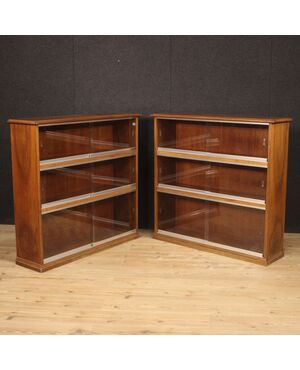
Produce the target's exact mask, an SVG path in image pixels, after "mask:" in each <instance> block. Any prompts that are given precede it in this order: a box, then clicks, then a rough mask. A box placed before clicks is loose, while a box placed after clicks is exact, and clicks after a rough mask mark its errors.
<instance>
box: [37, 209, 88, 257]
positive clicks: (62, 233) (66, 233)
mask: <svg viewBox="0 0 300 370" xmlns="http://www.w3.org/2000/svg"><path fill="white" fill-rule="evenodd" d="M42 234H43V247H44V258H48V257H51V256H55V255H56V254H60V253H63V252H66V251H69V250H72V249H75V248H78V247H81V246H83V245H87V244H90V243H92V213H91V205H90V204H85V205H83V206H79V207H74V208H69V209H64V210H62V211H57V212H53V213H49V214H46V215H43V216H42Z"/></svg>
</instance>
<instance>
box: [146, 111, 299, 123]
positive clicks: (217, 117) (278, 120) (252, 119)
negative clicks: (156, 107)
mask: <svg viewBox="0 0 300 370" xmlns="http://www.w3.org/2000/svg"><path fill="white" fill-rule="evenodd" d="M151 117H155V118H168V119H187V120H199V121H213V122H249V124H251V123H290V122H292V119H291V118H288V117H283V118H271V117H241V116H225V115H208V114H207V115H205V114H180V113H178V114H176V113H154V114H151Z"/></svg>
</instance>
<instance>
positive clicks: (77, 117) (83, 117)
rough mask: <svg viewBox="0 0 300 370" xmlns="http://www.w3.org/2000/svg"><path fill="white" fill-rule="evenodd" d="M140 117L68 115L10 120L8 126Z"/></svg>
mask: <svg viewBox="0 0 300 370" xmlns="http://www.w3.org/2000/svg"><path fill="white" fill-rule="evenodd" d="M139 116H140V115H139V114H137V113H132V114H129V113H125V114H91V115H68V116H52V117H31V118H11V119H9V120H8V121H7V122H8V124H23V125H36V126H42V125H49V124H64V123H81V122H90V121H101V120H110V119H127V118H136V117H139Z"/></svg>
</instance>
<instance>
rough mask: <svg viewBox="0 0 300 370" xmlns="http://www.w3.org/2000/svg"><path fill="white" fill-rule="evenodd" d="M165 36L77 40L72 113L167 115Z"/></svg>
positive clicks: (108, 37) (166, 41)
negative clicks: (153, 113)
mask: <svg viewBox="0 0 300 370" xmlns="http://www.w3.org/2000/svg"><path fill="white" fill-rule="evenodd" d="M169 47H170V41H169V37H161V36H92V37H90V36H89V37H86V36H81V37H75V75H76V90H75V96H76V100H75V101H76V111H77V112H78V113H99V112H101V113H123V112H140V113H143V114H149V113H152V112H153V111H157V110H158V111H161V110H168V109H169V108H170V106H169V97H170V90H169V88H170V66H169Z"/></svg>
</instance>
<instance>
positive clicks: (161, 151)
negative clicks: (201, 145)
mask: <svg viewBox="0 0 300 370" xmlns="http://www.w3.org/2000/svg"><path fill="white" fill-rule="evenodd" d="M157 155H158V156H161V157H170V158H182V159H191V160H195V161H209V162H217V163H228V164H236V165H240V166H251V167H261V168H267V167H268V160H267V158H260V157H247V156H240V155H230V154H218V153H211V152H201V151H196V150H183V149H172V148H163V147H158V148H157Z"/></svg>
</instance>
